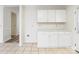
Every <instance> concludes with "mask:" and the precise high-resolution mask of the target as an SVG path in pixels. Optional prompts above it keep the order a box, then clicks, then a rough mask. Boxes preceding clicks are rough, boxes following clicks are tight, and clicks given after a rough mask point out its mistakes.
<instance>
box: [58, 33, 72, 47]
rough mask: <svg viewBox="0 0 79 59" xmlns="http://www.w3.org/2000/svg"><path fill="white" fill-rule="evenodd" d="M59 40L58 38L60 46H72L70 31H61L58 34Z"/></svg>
mask: <svg viewBox="0 0 79 59" xmlns="http://www.w3.org/2000/svg"><path fill="white" fill-rule="evenodd" d="M58 37H59V40H58V47H64V48H68V47H70V46H71V44H72V43H71V35H70V33H62V32H60V33H59V34H58Z"/></svg>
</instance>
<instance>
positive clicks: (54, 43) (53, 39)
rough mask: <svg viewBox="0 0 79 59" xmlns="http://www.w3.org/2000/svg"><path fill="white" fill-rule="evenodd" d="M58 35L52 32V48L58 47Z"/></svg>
mask: <svg viewBox="0 0 79 59" xmlns="http://www.w3.org/2000/svg"><path fill="white" fill-rule="evenodd" d="M57 43H58V42H57V33H56V32H52V33H51V37H50V46H51V47H52V48H55V47H58V46H57Z"/></svg>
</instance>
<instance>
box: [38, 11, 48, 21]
mask: <svg viewBox="0 0 79 59" xmlns="http://www.w3.org/2000/svg"><path fill="white" fill-rule="evenodd" d="M37 18H38V22H47V10H38V12H37Z"/></svg>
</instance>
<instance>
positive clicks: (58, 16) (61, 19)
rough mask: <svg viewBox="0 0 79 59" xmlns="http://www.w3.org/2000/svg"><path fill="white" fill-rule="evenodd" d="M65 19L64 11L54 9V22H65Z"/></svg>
mask: <svg viewBox="0 0 79 59" xmlns="http://www.w3.org/2000/svg"><path fill="white" fill-rule="evenodd" d="M65 21H66V11H65V10H56V22H65Z"/></svg>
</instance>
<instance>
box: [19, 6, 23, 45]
mask: <svg viewBox="0 0 79 59" xmlns="http://www.w3.org/2000/svg"><path fill="white" fill-rule="evenodd" d="M22 45H23V41H22V5H19V46H22Z"/></svg>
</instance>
